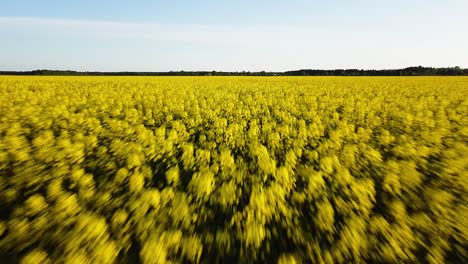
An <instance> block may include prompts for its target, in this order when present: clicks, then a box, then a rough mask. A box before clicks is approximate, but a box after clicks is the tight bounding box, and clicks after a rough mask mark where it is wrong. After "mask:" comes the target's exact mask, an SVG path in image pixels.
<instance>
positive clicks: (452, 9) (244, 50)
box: [0, 0, 468, 71]
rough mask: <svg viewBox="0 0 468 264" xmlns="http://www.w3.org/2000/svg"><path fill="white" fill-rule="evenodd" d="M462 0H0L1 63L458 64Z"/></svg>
mask: <svg viewBox="0 0 468 264" xmlns="http://www.w3.org/2000/svg"><path fill="white" fill-rule="evenodd" d="M467 14H468V0H425V1H423V0H406V1H403V0H396V1H388V0H328V1H313V0H309V1H306V0H289V1H277V0H270V1H263V0H257V1H254V0H250V1H247V0H224V1H219V0H218V1H214V0H206V1H188V0H172V1H169V0H165V1H149V0H133V1H121V0H101V1H99V0H93V1H91V0H79V1H77V0H66V1H65V0H41V1H37V0H14V1H11V0H0V71H1V70H34V69H55V70H79V71H170V70H174V71H179V70H186V71H189V70H208V71H212V70H216V71H262V70H265V71H286V70H296V69H340V68H358V69H394V68H403V67H408V66H418V65H422V66H433V67H449V66H450V67H452V66H460V67H464V68H468V15H467Z"/></svg>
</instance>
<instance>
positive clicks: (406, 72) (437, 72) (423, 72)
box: [0, 66, 468, 76]
mask: <svg viewBox="0 0 468 264" xmlns="http://www.w3.org/2000/svg"><path fill="white" fill-rule="evenodd" d="M0 75H46V76H468V69H464V68H460V67H458V66H456V67H447V68H434V67H422V66H418V67H408V68H404V69H391V70H362V69H361V70H360V69H334V70H314V69H302V70H295V71H285V72H266V71H259V72H250V71H241V72H226V71H168V72H129V71H125V72H97V71H96V72H81V71H61V70H33V71H0Z"/></svg>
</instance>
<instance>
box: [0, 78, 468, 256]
mask: <svg viewBox="0 0 468 264" xmlns="http://www.w3.org/2000/svg"><path fill="white" fill-rule="evenodd" d="M467 144H468V78H467V77H7V76H0V176H1V177H0V260H1V261H0V262H2V263H8V262H11V263H17V262H21V263H80V264H81V263H93V264H94V263H362V262H368V263H414V262H421V263H444V262H445V263H463V262H464V261H466V260H467V259H468V255H467V250H466V248H467V246H468V225H467V224H468V207H467V206H468V201H467V199H468V195H467V189H468V145H467Z"/></svg>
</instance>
